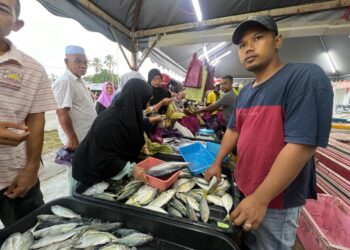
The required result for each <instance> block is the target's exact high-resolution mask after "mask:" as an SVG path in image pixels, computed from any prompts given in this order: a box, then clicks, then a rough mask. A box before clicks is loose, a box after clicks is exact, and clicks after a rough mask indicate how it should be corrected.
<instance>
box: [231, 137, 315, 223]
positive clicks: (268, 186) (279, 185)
mask: <svg viewBox="0 0 350 250" xmlns="http://www.w3.org/2000/svg"><path fill="white" fill-rule="evenodd" d="M315 150H316V147H313V146H307V145H302V144H293V143H288V144H286V145H285V146H284V148H283V149H282V150H281V152H280V153H279V154H278V156H277V158H276V159H275V161H274V163H273V165H272V167H271V169H270V172H269V173H268V175H267V176H266V178H265V179H264V181H263V182H262V183H261V184H260V186H259V187H258V188H257V189H256V190H255V192H254V193H253V194H252V195H249V196H247V197H246V198H245V199H243V200H242V201H241V203H240V204H239V205H238V206H237V208H236V209H235V210H234V211H233V212H232V213H231V218H230V219H231V221H232V222H234V224H236V225H241V224H243V223H245V225H249V228H246V229H247V230H249V229H251V227H250V225H252V229H257V228H258V227H259V225H260V223H261V222H262V220H263V219H264V216H265V213H266V209H267V206H268V205H269V203H270V202H271V200H272V199H274V198H275V197H276V196H277V195H279V194H280V193H281V192H283V190H285V189H286V188H287V187H288V186H289V185H290V183H292V182H293V181H294V179H295V178H296V177H297V176H298V174H299V173H300V171H301V170H302V169H303V167H304V166H305V164H306V163H307V161H308V160H310V158H311V157H312V155H313V154H314V153H315Z"/></svg>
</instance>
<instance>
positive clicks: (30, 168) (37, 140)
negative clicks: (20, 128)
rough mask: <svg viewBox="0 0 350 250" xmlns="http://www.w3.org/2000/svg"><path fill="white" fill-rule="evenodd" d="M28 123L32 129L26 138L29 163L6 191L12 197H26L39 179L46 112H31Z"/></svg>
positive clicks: (27, 119)
mask: <svg viewBox="0 0 350 250" xmlns="http://www.w3.org/2000/svg"><path fill="white" fill-rule="evenodd" d="M26 125H27V127H28V128H29V130H30V134H29V135H28V137H27V140H26V147H27V163H26V165H25V167H24V169H23V170H21V171H20V172H19V173H18V175H17V176H16V178H15V179H14V180H13V181H12V183H11V185H10V186H9V188H8V189H7V191H6V193H5V195H7V196H8V197H9V198H11V199H15V198H17V197H24V196H25V195H26V194H27V192H28V191H29V190H30V189H31V188H32V187H34V186H35V184H36V183H37V181H38V170H39V166H40V159H41V152H42V148H43V143H44V126H45V113H43V112H42V113H31V114H29V115H28V116H27V118H26Z"/></svg>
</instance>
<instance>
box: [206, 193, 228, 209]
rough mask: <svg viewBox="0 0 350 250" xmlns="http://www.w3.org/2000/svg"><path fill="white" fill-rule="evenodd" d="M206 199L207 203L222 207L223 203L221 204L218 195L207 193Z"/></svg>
mask: <svg viewBox="0 0 350 250" xmlns="http://www.w3.org/2000/svg"><path fill="white" fill-rule="evenodd" d="M207 201H208V202H209V203H213V204H214V205H216V206H220V207H223V206H224V204H222V200H221V197H219V196H215V195H211V194H209V195H208V196H207Z"/></svg>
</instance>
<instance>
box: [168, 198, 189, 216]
mask: <svg viewBox="0 0 350 250" xmlns="http://www.w3.org/2000/svg"><path fill="white" fill-rule="evenodd" d="M170 204H171V205H172V206H173V207H174V208H175V209H176V210H177V211H179V212H180V213H181V214H182V215H184V216H186V215H187V212H186V207H185V206H184V204H182V202H181V201H179V200H178V199H176V198H173V199H172V200H171V202H170Z"/></svg>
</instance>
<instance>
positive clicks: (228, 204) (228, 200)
mask: <svg viewBox="0 0 350 250" xmlns="http://www.w3.org/2000/svg"><path fill="white" fill-rule="evenodd" d="M221 200H222V203H223V205H224V208H225V209H226V212H227V216H226V217H225V219H224V221H226V220H228V219H229V216H230V211H231V208H232V206H233V199H232V196H231V195H230V194H224V195H223V196H222V197H221Z"/></svg>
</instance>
